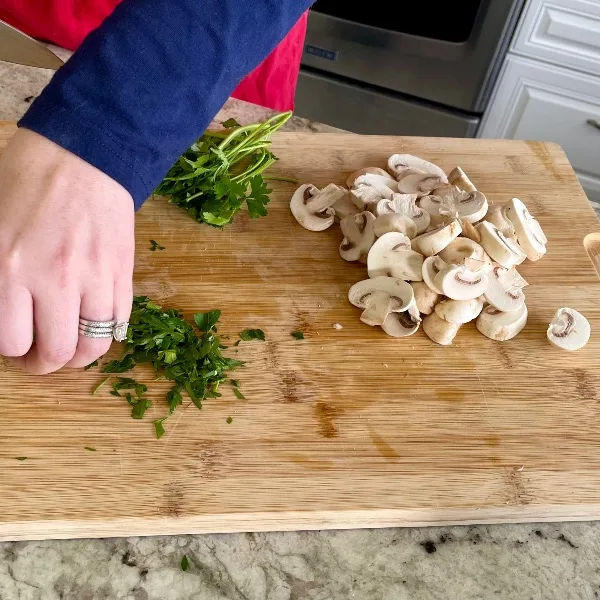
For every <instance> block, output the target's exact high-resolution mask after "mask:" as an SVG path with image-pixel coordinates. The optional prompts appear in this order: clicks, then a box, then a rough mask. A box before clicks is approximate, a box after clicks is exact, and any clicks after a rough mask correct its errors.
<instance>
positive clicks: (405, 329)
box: [381, 311, 421, 337]
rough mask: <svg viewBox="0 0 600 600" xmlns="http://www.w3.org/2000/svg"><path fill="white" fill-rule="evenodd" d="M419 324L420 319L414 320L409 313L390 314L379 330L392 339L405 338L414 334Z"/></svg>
mask: <svg viewBox="0 0 600 600" xmlns="http://www.w3.org/2000/svg"><path fill="white" fill-rule="evenodd" d="M420 323H421V319H420V318H415V317H414V315H411V313H410V312H409V311H405V312H398V313H396V312H394V313H390V314H389V315H388V317H387V319H386V320H385V321H384V323H383V325H382V326H381V329H383V331H385V333H387V334H388V335H391V336H392V337H407V336H409V335H412V334H413V333H416V332H417V330H418V329H419V325H420Z"/></svg>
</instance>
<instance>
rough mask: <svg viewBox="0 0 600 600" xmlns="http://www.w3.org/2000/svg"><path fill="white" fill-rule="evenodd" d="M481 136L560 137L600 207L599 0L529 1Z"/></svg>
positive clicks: (560, 142) (479, 134) (581, 177)
mask: <svg viewBox="0 0 600 600" xmlns="http://www.w3.org/2000/svg"><path fill="white" fill-rule="evenodd" d="M558 65H561V66H558ZM477 135H478V137H487V138H512V139H526V140H531V139H536V140H547V141H552V142H556V143H558V144H560V145H561V146H562V147H563V148H564V150H565V152H566V153H567V156H568V157H569V160H570V162H571V164H572V165H573V168H574V169H575V171H576V172H577V174H578V176H579V180H580V182H581V184H582V186H583V188H584V189H585V191H586V193H587V194H588V197H589V198H590V200H593V201H595V202H597V203H598V206H597V208H598V210H600V1H598V0H595V1H593V2H592V1H587V0H554V1H552V2H548V1H544V0H530V1H529V3H528V5H527V7H526V9H525V11H524V13H523V16H522V18H521V22H520V24H519V27H518V29H517V32H516V34H515V38H514V40H513V44H512V46H511V51H510V52H509V54H508V56H507V58H506V60H505V63H504V66H503V68H502V71H501V73H500V76H499V78H498V81H497V83H496V86H495V89H494V92H493V94H492V98H491V100H490V104H489V106H488V108H487V110H486V113H485V115H484V118H483V121H482V124H481V127H480V128H479V131H478V134H477Z"/></svg>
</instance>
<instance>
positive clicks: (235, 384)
mask: <svg viewBox="0 0 600 600" xmlns="http://www.w3.org/2000/svg"><path fill="white" fill-rule="evenodd" d="M230 381H231V385H232V386H233V387H238V388H239V387H240V380H239V379H231V380H230Z"/></svg>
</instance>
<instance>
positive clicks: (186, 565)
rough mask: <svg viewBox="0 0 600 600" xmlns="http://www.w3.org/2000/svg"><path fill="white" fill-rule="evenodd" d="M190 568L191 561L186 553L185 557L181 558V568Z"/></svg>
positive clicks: (183, 569)
mask: <svg viewBox="0 0 600 600" xmlns="http://www.w3.org/2000/svg"><path fill="white" fill-rule="evenodd" d="M189 569H190V561H189V559H188V557H187V554H184V555H183V558H182V559H181V570H182V571H189Z"/></svg>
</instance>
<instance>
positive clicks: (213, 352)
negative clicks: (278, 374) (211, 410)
mask: <svg viewBox="0 0 600 600" xmlns="http://www.w3.org/2000/svg"><path fill="white" fill-rule="evenodd" d="M220 316H221V311H220V310H213V311H210V312H207V313H197V314H196V315H194V322H195V324H196V326H197V329H198V330H196V329H195V328H194V327H193V326H192V325H191V324H190V323H188V322H187V321H186V320H185V319H183V318H182V313H181V312H180V311H178V310H176V309H167V310H163V308H162V307H161V306H159V305H158V304H155V303H154V302H152V301H151V300H150V298H148V297H147V296H138V297H136V298H134V300H133V310H132V312H131V318H130V319H129V329H128V331H127V340H126V345H125V352H126V354H125V356H123V358H121V359H120V360H113V361H111V362H109V363H108V364H107V365H106V366H105V367H104V369H103V371H104V373H124V372H126V371H129V370H131V369H133V368H134V367H135V366H136V365H138V364H141V363H151V364H152V366H153V367H154V370H155V371H156V373H157V374H158V375H159V376H164V377H165V378H166V379H168V380H170V381H173V382H174V385H173V387H172V388H171V390H170V391H169V392H168V393H167V396H166V398H167V402H168V404H169V413H170V414H171V413H173V411H174V410H175V409H176V408H177V406H178V405H180V404H181V403H182V402H183V397H182V392H184V391H185V392H187V394H188V395H189V397H190V398H191V400H192V402H193V403H194V404H195V405H196V406H197V407H198V408H202V401H203V400H204V399H205V398H217V397H219V396H221V394H220V393H219V391H218V390H219V385H220V384H221V383H222V382H224V381H225V380H226V379H227V377H226V375H225V373H226V372H227V371H230V370H233V369H235V368H237V367H239V366H241V365H243V364H244V363H243V362H242V361H239V360H234V359H231V358H226V357H225V356H223V354H222V352H221V350H222V349H223V348H224V346H222V345H221V341H220V339H219V338H218V337H217V335H216V332H217V330H216V325H217V322H218V320H219V318H220ZM122 389H131V390H132V391H133V392H134V393H133V394H131V393H127V401H128V402H129V403H130V404H131V405H132V406H133V413H132V416H134V418H141V416H143V412H145V409H146V408H148V406H150V404H149V401H145V399H144V397H143V394H144V393H145V392H146V386H145V385H142V384H138V383H137V382H136V381H135V380H133V379H123V378H121V379H120V380H119V383H118V389H117V388H115V389H114V391H115V392H116V394H115V395H121V394H119V391H120V390H122ZM142 401H144V404H143V405H140V403H141V402H142ZM146 403H147V404H146ZM142 407H143V408H142ZM136 409H137V411H138V412H140V414H141V416H136Z"/></svg>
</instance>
